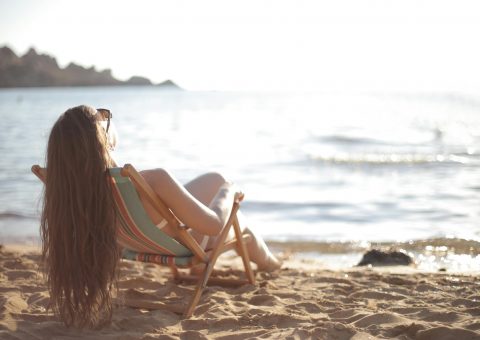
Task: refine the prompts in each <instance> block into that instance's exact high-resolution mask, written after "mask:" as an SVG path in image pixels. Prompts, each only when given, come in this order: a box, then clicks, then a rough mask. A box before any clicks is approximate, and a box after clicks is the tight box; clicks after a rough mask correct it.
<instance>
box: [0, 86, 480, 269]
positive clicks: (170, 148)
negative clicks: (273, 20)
mask: <svg viewBox="0 0 480 340" xmlns="http://www.w3.org/2000/svg"><path fill="white" fill-rule="evenodd" d="M80 104H87V105H91V106H93V107H102V108H108V109H110V110H111V111H112V113H113V121H114V123H115V127H116V130H117V132H118V137H119V142H118V145H117V147H116V150H115V158H116V160H117V162H118V163H120V164H124V163H131V164H133V165H134V166H135V167H136V168H137V169H149V168H159V167H160V168H165V169H167V170H169V171H170V172H171V173H172V174H173V175H174V176H175V177H177V178H178V179H179V180H180V181H181V182H183V183H186V182H188V181H189V180H191V179H192V178H194V177H196V176H199V175H201V174H202V173H205V172H210V171H215V172H219V173H221V174H222V175H224V176H225V177H226V178H228V179H230V180H231V181H233V182H235V183H236V184H237V185H238V186H239V187H240V188H241V189H242V191H243V192H244V193H245V201H244V202H243V204H242V210H243V211H244V213H245V215H246V216H247V218H248V221H249V222H248V223H249V225H250V226H251V227H252V228H255V229H256V230H257V231H258V233H259V234H260V235H262V236H263V237H264V238H265V239H266V240H267V241H269V242H270V243H271V245H272V246H273V247H274V248H275V250H276V251H277V252H284V253H285V254H288V253H293V254H295V255H292V256H304V255H305V256H307V255H308V256H310V257H314V258H316V259H318V260H319V261H320V262H323V263H324V264H325V265H326V266H329V267H349V266H354V265H355V264H356V263H357V262H358V261H359V259H360V258H361V256H362V253H363V252H364V251H366V250H368V249H370V248H372V247H380V248H382V249H396V250H399V251H402V252H405V253H407V254H409V255H411V256H412V257H413V258H414V260H415V262H416V265H417V267H419V268H420V269H424V270H429V271H438V270H440V271H471V270H473V271H478V270H480V255H479V254H480V200H479V199H480V95H473V94H466V93H465V94H464V93H426V92H422V93H402V92H392V93H388V92H385V93H379V92H375V93H353V92H196V91H180V90H165V89H162V88H157V87H76V88H28V89H2V90H0V243H4V244H5V243H29V244H39V212H40V207H41V193H42V184H41V183H40V182H39V181H38V180H37V178H36V177H35V176H34V175H33V174H32V173H31V172H30V168H31V166H32V165H33V164H40V165H44V164H45V151H46V142H47V139H48V135H49V131H50V129H51V127H52V125H53V123H54V122H55V120H56V119H57V118H58V117H59V115H60V114H61V113H63V112H64V111H65V110H66V109H67V108H70V107H73V106H77V105H80Z"/></svg>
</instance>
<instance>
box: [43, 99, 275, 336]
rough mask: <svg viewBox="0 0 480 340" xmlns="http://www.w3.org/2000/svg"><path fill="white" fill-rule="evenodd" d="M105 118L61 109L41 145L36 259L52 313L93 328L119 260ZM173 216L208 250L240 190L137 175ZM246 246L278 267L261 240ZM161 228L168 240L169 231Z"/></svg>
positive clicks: (262, 263)
mask: <svg viewBox="0 0 480 340" xmlns="http://www.w3.org/2000/svg"><path fill="white" fill-rule="evenodd" d="M110 119H111V115H110V112H109V111H108V110H102V109H99V110H98V111H97V110H95V109H93V108H91V107H88V106H78V107H74V108H71V109H69V110H67V111H66V112H65V113H64V114H63V115H62V116H60V118H59V119H58V120H57V122H56V123H55V125H54V126H53V128H52V131H51V133H50V137H49V140H48V149H47V165H46V166H47V168H48V176H47V179H46V185H45V193H44V201H43V212H42V217H41V236H42V241H43V248H42V255H43V259H44V261H45V265H46V275H47V282H48V285H49V290H50V297H51V300H52V305H53V306H54V309H55V311H56V312H57V313H58V314H59V315H60V317H61V319H62V320H63V321H64V322H65V323H66V324H67V325H75V326H86V325H90V326H91V325H96V324H99V323H100V322H102V320H108V319H110V317H111V314H112V305H111V292H112V289H113V283H114V281H115V276H116V268H117V263H118V260H119V257H120V255H119V249H118V246H117V243H116V227H117V225H116V222H117V221H116V218H115V217H116V212H115V204H114V200H113V197H112V192H111V187H110V181H109V180H108V176H109V175H108V171H107V169H108V168H110V167H114V166H116V164H115V161H114V160H113V158H112V153H111V152H110V151H111V150H113V148H114V147H115V143H116V138H115V135H114V134H113V133H111V131H109V130H112V128H111V126H110V125H111V122H110ZM141 174H142V176H143V177H144V178H145V180H146V181H147V182H148V183H149V184H150V186H151V187H152V188H153V189H154V191H155V192H156V193H157V194H158V195H159V196H160V198H161V199H162V200H163V201H164V202H165V203H166V204H167V205H168V206H169V207H170V208H171V209H172V211H173V212H174V213H175V215H176V216H177V217H178V218H179V219H180V220H181V221H182V222H183V223H185V224H186V225H189V226H191V228H192V229H193V231H192V234H193V236H194V237H195V239H196V240H197V241H198V242H199V243H200V244H201V245H202V246H203V247H204V248H205V249H208V248H209V247H211V245H212V244H213V243H214V242H215V237H216V235H218V233H219V231H220V229H221V228H222V226H223V225H224V224H225V222H226V219H227V218H228V216H229V215H230V211H231V209H232V204H233V200H234V199H235V197H236V195H239V194H240V193H239V191H238V190H237V189H236V187H235V186H234V185H233V184H232V183H230V182H227V181H226V180H225V179H224V178H223V177H222V176H221V175H219V174H217V173H208V174H205V175H202V176H200V177H198V178H195V179H194V180H192V181H191V182H189V183H187V184H186V185H185V186H182V185H180V184H179V183H178V182H177V180H175V178H173V177H172V176H171V175H170V174H169V173H168V172H167V171H165V170H163V169H152V170H146V171H143V172H141ZM143 204H144V207H145V210H146V211H147V213H148V214H149V215H150V217H151V219H152V221H153V222H154V223H159V222H160V221H161V220H162V217H161V216H159V215H158V213H157V212H156V211H155V210H154V209H153V208H152V206H151V205H150V204H149V203H148V202H145V201H144V202H143ZM239 221H240V225H241V228H242V230H243V232H244V233H248V234H250V235H251V236H252V242H249V243H248V245H247V247H248V251H249V254H250V258H251V260H252V261H253V262H255V263H256V264H257V267H258V269H259V270H264V271H272V270H275V269H278V268H280V262H279V261H278V260H277V259H276V258H275V257H274V256H273V255H272V253H271V252H270V251H269V250H268V248H267V246H266V245H265V242H264V241H263V240H262V239H261V238H260V237H259V236H258V235H256V234H255V233H254V232H253V231H252V230H251V229H249V228H248V227H247V226H246V225H245V223H244V218H243V216H242V215H241V214H240V213H239ZM162 230H164V231H165V232H166V233H168V234H169V235H171V236H174V233H173V231H172V230H170V229H168V226H167V227H165V228H164V229H162Z"/></svg>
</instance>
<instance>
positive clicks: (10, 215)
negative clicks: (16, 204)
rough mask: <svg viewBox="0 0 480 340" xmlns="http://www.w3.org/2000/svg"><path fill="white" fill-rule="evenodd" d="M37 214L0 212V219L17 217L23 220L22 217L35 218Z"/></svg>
mask: <svg viewBox="0 0 480 340" xmlns="http://www.w3.org/2000/svg"><path fill="white" fill-rule="evenodd" d="M37 218H38V216H33V215H27V214H19V213H16V212H10V211H6V212H0V220H6V219H17V220H24V219H37Z"/></svg>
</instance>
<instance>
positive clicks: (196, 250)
mask: <svg viewBox="0 0 480 340" xmlns="http://www.w3.org/2000/svg"><path fill="white" fill-rule="evenodd" d="M32 172H33V173H34V174H35V175H36V176H37V177H38V178H39V179H40V180H41V181H42V182H43V183H45V181H46V177H47V170H46V169H45V168H42V167H40V166H39V165H34V166H32ZM121 175H122V176H124V177H128V178H129V179H130V180H131V181H132V183H133V185H134V186H135V189H136V190H137V192H138V193H139V194H140V195H141V196H142V197H145V198H146V199H147V200H148V202H149V203H150V204H151V205H152V206H153V207H154V208H155V209H156V210H157V211H158V212H159V213H160V215H162V216H163V218H165V220H166V221H167V222H168V224H169V225H170V226H171V228H172V229H173V230H174V232H175V234H176V239H177V240H178V241H180V243H182V244H183V245H184V246H185V247H187V248H188V249H190V251H191V252H192V254H193V256H194V258H193V261H192V264H191V265H190V266H189V267H187V268H191V267H193V266H195V265H198V264H202V263H203V264H204V265H205V269H204V271H203V273H201V274H200V275H198V276H195V275H186V274H182V273H180V272H179V271H178V269H177V267H176V266H173V265H172V266H170V268H171V271H172V274H173V277H174V279H175V280H177V281H196V287H195V290H194V292H193V295H192V297H191V300H190V303H189V304H188V306H187V307H186V308H185V310H184V312H183V315H184V316H185V317H186V318H189V317H190V316H191V315H192V314H193V311H194V310H195V307H196V306H197V304H198V302H199V301H200V297H201V295H202V292H203V289H204V288H205V287H206V285H207V283H213V284H220V285H240V284H245V283H251V284H255V275H254V273H253V271H252V268H251V266H250V258H249V255H248V252H247V248H246V246H245V243H246V242H249V241H251V237H250V235H242V231H241V229H240V225H239V223H238V218H237V211H238V209H239V207H240V201H241V200H242V199H243V196H242V197H239V198H238V199H236V200H235V202H234V203H233V208H232V212H231V214H230V216H229V218H228V220H227V223H226V224H225V226H224V227H223V229H222V230H221V231H220V233H219V235H218V237H217V240H216V242H215V245H214V247H213V248H212V249H211V250H209V251H204V250H203V249H202V247H200V245H199V244H198V242H197V241H196V240H195V239H194V238H193V237H192V235H191V234H190V233H189V232H188V227H186V226H184V225H182V224H181V223H180V221H179V219H178V218H177V217H176V216H175V215H174V214H173V213H172V211H171V210H170V209H168V207H167V206H166V205H165V203H164V202H163V201H162V200H161V199H160V197H159V196H158V195H157V194H156V193H155V191H154V190H153V189H152V188H151V187H150V185H149V184H148V183H147V182H146V181H145V179H144V178H143V177H142V176H141V175H140V174H139V173H138V172H137V170H136V169H135V168H134V167H133V166H132V165H131V164H125V165H124V166H123V168H122V170H121ZM232 226H233V230H234V232H235V239H233V240H230V241H226V239H227V236H228V233H229V231H230V229H231V228H232ZM232 249H236V250H237V252H238V254H239V255H240V256H241V258H242V261H243V266H244V269H245V274H246V277H247V280H240V279H222V278H214V277H211V275H212V272H213V268H214V266H215V263H216V261H217V259H218V257H219V256H220V255H221V254H222V253H223V252H225V251H227V250H232ZM156 305H157V306H158V304H156Z"/></svg>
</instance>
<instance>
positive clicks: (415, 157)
mask: <svg viewBox="0 0 480 340" xmlns="http://www.w3.org/2000/svg"><path fill="white" fill-rule="evenodd" d="M309 157H310V159H311V160H313V161H317V162H322V163H331V164H346V165H348V164H351V165H360V164H368V165H422V164H443V165H478V163H479V161H478V160H476V159H474V158H473V157H471V156H470V155H468V156H466V155H452V154H451V155H443V154H432V155H425V154H415V153H405V154H404V153H397V154H395V153H390V154H386V153H385V154H382V153H367V154H348V153H338V154H336V155H330V156H323V155H310V156H309Z"/></svg>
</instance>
